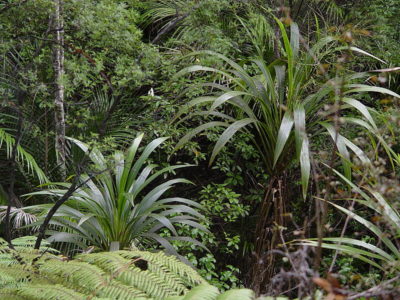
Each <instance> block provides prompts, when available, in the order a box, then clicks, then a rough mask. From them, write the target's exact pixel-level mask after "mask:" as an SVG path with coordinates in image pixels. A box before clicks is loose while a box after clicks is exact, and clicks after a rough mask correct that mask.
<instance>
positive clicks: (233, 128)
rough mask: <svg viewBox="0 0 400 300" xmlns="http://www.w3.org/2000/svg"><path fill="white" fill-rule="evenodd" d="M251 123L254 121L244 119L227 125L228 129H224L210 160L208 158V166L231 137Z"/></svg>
mask: <svg viewBox="0 0 400 300" xmlns="http://www.w3.org/2000/svg"><path fill="white" fill-rule="evenodd" d="M251 123H255V120H253V119H250V118H246V119H242V120H239V121H236V122H234V123H232V124H231V125H229V127H228V128H227V129H225V131H224V132H223V133H222V134H221V136H220V137H219V139H218V141H217V143H216V144H215V146H214V149H213V152H212V154H211V158H210V165H211V164H212V163H213V161H214V159H215V157H216V156H217V155H218V153H219V152H220V151H221V149H222V148H223V147H224V146H225V144H226V143H227V142H228V141H229V140H230V139H231V137H232V136H233V135H234V134H235V133H236V132H238V131H239V130H240V129H242V128H243V127H245V126H247V125H249V124H251Z"/></svg>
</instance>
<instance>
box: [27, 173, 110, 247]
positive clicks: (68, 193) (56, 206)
mask: <svg viewBox="0 0 400 300" xmlns="http://www.w3.org/2000/svg"><path fill="white" fill-rule="evenodd" d="M106 170H107V169H106ZM106 170H103V171H100V172H98V173H93V174H91V175H90V176H89V177H88V178H87V179H86V180H84V181H82V182H81V183H79V184H78V181H79V179H80V172H79V173H78V174H77V175H76V177H75V179H74V182H73V183H72V184H71V186H70V187H69V188H68V190H67V191H66V193H65V194H64V195H63V196H62V197H61V198H60V199H59V200H58V201H57V202H56V203H55V204H54V205H53V207H52V208H51V209H50V210H49V212H48V213H47V215H46V218H45V219H44V221H43V223H42V224H41V225H40V227H39V235H38V237H37V239H36V242H35V247H34V249H40V245H41V243H42V240H43V239H44V237H45V235H46V229H47V226H48V225H49V224H50V221H51V218H52V217H53V216H54V214H55V213H56V212H57V210H58V209H59V208H60V207H61V205H63V204H64V203H65V202H67V201H68V199H69V198H70V197H71V196H72V195H73V194H74V193H75V191H76V190H78V189H79V188H81V187H82V186H84V185H85V184H86V183H87V182H89V181H90V180H92V179H93V178H94V177H95V176H96V175H98V174H101V173H103V172H105V171H106Z"/></svg>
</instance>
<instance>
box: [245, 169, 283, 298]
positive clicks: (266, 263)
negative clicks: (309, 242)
mask: <svg viewBox="0 0 400 300" xmlns="http://www.w3.org/2000/svg"><path fill="white" fill-rule="evenodd" d="M283 177H284V176H280V177H278V178H271V180H270V183H269V186H268V188H267V190H266V192H265V196H264V200H263V202H262V204H261V209H260V215H259V216H258V221H257V226H256V231H255V242H254V253H253V262H252V265H251V271H250V278H249V286H250V288H251V289H253V290H254V292H255V293H256V294H257V295H261V294H262V293H263V292H265V288H266V287H267V285H268V283H269V282H270V280H271V278H272V277H273V275H274V273H275V260H276V259H275V255H274V253H273V252H272V250H274V249H275V248H276V247H277V245H278V244H279V241H280V234H281V230H282V227H283V226H284V225H285V224H284V216H285V211H286V207H285V206H286V203H285V202H286V201H285V194H286V193H285V192H284V179H283Z"/></svg>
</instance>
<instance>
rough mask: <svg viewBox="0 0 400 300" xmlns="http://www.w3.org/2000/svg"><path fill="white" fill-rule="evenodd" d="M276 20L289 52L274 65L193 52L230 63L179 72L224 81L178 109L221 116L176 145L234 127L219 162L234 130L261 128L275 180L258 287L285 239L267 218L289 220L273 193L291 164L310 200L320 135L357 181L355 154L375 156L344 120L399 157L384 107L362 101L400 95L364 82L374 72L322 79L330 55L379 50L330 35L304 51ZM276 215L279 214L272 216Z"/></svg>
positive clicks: (258, 239)
mask: <svg viewBox="0 0 400 300" xmlns="http://www.w3.org/2000/svg"><path fill="white" fill-rule="evenodd" d="M276 21H277V23H278V25H279V28H280V34H281V36H282V41H283V42H282V45H281V46H280V47H279V48H281V49H282V50H281V52H282V53H281V57H280V58H277V59H276V60H274V61H273V62H272V63H270V64H268V65H267V64H266V61H265V60H264V59H261V58H260V59H254V60H252V64H251V65H245V66H242V65H241V64H238V63H236V62H234V61H233V60H231V59H229V58H228V57H226V56H224V55H221V54H218V53H214V52H210V51H201V52H195V53H192V54H191V55H196V56H200V55H208V56H213V57H215V58H217V59H219V60H221V61H223V62H224V63H225V65H226V67H225V68H220V69H217V68H213V67H207V66H201V65H194V66H191V67H188V68H185V69H183V70H181V71H180V72H179V73H178V74H177V75H176V77H178V76H183V75H186V74H191V73H194V72H203V73H204V72H210V73H213V74H214V75H215V78H216V79H217V80H218V81H219V82H222V83H223V84H220V83H216V81H214V82H211V83H206V84H203V87H210V88H211V89H210V93H209V94H207V95H205V96H202V97H199V98H196V99H194V100H191V101H189V102H187V103H186V104H184V105H183V108H182V109H181V110H180V111H179V112H178V114H177V116H176V118H175V121H176V120H179V122H184V121H185V120H188V119H193V118H195V117H196V118H197V117H198V116H208V117H213V120H212V121H210V122H207V123H204V124H202V125H200V126H198V127H196V128H195V129H193V130H191V131H190V132H188V133H187V134H186V135H185V136H184V137H183V138H182V139H181V140H180V141H179V143H178V144H177V146H176V149H178V148H180V147H181V146H182V145H184V144H185V143H186V142H188V141H189V140H190V139H191V138H193V137H194V136H196V135H198V134H200V133H201V132H203V131H206V130H207V129H210V128H215V127H222V128H226V129H225V130H224V131H223V133H222V134H221V135H220V137H219V139H218V141H217V142H216V144H215V146H214V149H213V152H212V154H211V158H210V164H211V163H212V162H213V161H214V160H215V157H216V156H217V155H218V153H219V152H220V151H221V149H222V148H223V147H224V146H225V144H226V143H228V142H229V141H230V140H231V138H232V136H233V135H235V134H236V133H237V132H238V131H249V132H251V133H253V136H254V138H253V140H252V142H253V144H254V146H255V147H256V148H257V149H258V151H259V153H260V158H261V159H262V163H263V164H264V167H265V170H266V172H267V174H268V175H269V178H270V179H269V185H268V187H267V188H266V193H265V198H264V201H263V203H262V205H261V209H260V215H259V220H258V223H257V226H256V232H255V235H256V236H255V257H257V262H255V263H254V265H255V267H254V272H253V276H252V277H253V279H254V280H253V284H252V287H253V288H255V289H256V291H257V289H258V288H257V286H259V285H264V286H265V285H266V282H267V281H268V277H270V276H272V272H273V264H272V263H271V262H270V261H268V260H267V259H265V258H266V253H267V251H268V250H271V249H273V248H274V246H275V245H276V243H277V242H278V241H279V235H278V229H277V230H271V231H272V232H274V233H273V234H272V236H269V237H268V234H267V231H266V227H267V219H269V220H270V221H269V222H270V224H271V227H274V226H275V225H277V226H275V227H276V228H279V225H283V224H282V222H283V221H282V217H281V216H282V214H283V213H284V211H282V208H283V207H284V206H285V204H284V203H280V204H278V205H279V207H275V208H274V207H273V205H274V204H273V203H274V202H273V201H272V197H273V195H272V191H273V190H280V185H279V182H280V181H282V180H283V178H284V174H285V173H286V172H287V171H288V169H289V166H293V165H294V164H295V165H298V166H299V169H300V171H301V185H302V191H303V192H302V195H303V197H304V198H306V197H307V193H308V186H309V181H310V174H311V165H312V164H311V162H312V161H313V160H316V159H317V157H314V156H313V152H312V151H311V145H312V144H313V139H314V138H316V137H317V136H319V135H320V134H322V133H324V132H325V133H327V136H329V137H330V138H331V140H332V147H333V148H334V149H336V150H337V152H338V154H339V155H337V156H336V157H340V159H341V162H342V168H343V169H344V173H345V176H346V177H347V178H350V177H351V165H350V152H354V153H355V155H356V156H357V157H358V158H359V159H360V160H361V161H362V162H365V163H368V162H369V161H368V158H367V156H366V155H365V153H364V152H363V150H362V149H360V148H359V147H358V146H357V145H355V144H354V143H353V142H352V141H351V140H350V139H347V138H346V137H345V136H343V135H342V133H341V132H340V130H339V129H340V126H339V125H340V123H342V122H343V123H347V124H349V125H351V126H352V127H358V130H363V131H367V133H368V136H369V137H370V138H371V139H372V140H378V141H379V143H378V144H379V145H381V146H382V147H383V148H384V149H385V150H386V152H387V153H388V154H389V155H390V156H391V157H392V154H393V151H392V150H391V149H390V147H389V146H388V145H387V143H386V142H385V140H384V139H383V138H382V136H381V133H380V130H379V128H378V126H377V124H376V122H375V120H374V117H373V116H374V114H377V112H375V111H373V110H372V109H371V108H369V107H367V106H366V105H365V104H363V103H362V102H361V101H360V100H359V99H357V98H359V97H360V96H361V95H362V94H363V93H366V92H373V93H380V94H387V95H390V96H393V97H400V96H399V95H397V94H396V93H394V92H392V91H390V90H388V89H385V88H382V87H377V86H370V85H367V84H364V83H360V81H361V80H365V79H366V78H368V76H369V75H368V73H354V72H350V71H349V72H343V71H340V72H339V71H337V74H336V76H335V77H334V78H332V79H329V78H328V79H327V80H326V81H325V83H321V84H319V83H318V80H317V78H316V77H317V76H318V74H321V73H324V70H321V68H322V62H323V61H324V59H325V58H329V57H330V58H332V57H333V55H334V53H335V52H339V53H342V52H349V51H356V52H358V53H362V54H366V55H369V56H372V55H371V54H368V53H366V52H365V51H363V50H361V49H359V48H356V47H353V46H349V45H346V46H340V45H338V40H337V39H335V38H333V37H326V38H323V39H321V40H319V41H317V42H316V43H315V44H314V46H312V47H310V48H309V47H308V46H305V47H304V48H305V49H304V51H303V49H302V47H300V45H301V37H300V34H299V29H298V26H297V25H296V24H295V23H292V24H291V26H290V38H289V36H288V33H287V32H286V28H285V26H284V24H283V23H282V22H281V21H279V20H276ZM372 57H374V56H372ZM248 70H252V71H251V72H250V71H248ZM338 70H339V68H338ZM325 75H327V73H326V72H325ZM320 77H321V76H320ZM326 106H328V107H329V110H328V111H325V107H326ZM202 108H203V109H202ZM204 108H206V109H205V110H204ZM349 113H350V114H349ZM349 115H351V116H352V117H349ZM271 212H272V214H273V216H272V217H270V216H269V214H271ZM274 223H275V225H272V224H274ZM271 231H270V232H271ZM267 241H268V242H267ZM268 243H269V244H268ZM264 269H269V270H270V273H269V275H268V274H267V273H268V272H261V270H264Z"/></svg>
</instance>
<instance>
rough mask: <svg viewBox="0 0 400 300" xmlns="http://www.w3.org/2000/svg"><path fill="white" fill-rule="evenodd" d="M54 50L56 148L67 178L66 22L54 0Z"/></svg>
mask: <svg viewBox="0 0 400 300" xmlns="http://www.w3.org/2000/svg"><path fill="white" fill-rule="evenodd" d="M54 9H55V10H54V22H53V24H54V39H55V41H54V42H55V43H54V48H53V68H54V75H55V97H54V117H55V148H56V150H57V157H58V163H59V165H60V170H61V174H62V176H63V177H64V178H65V176H66V165H65V158H66V154H65V111H64V84H63V75H64V20H63V1H62V0H54Z"/></svg>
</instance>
